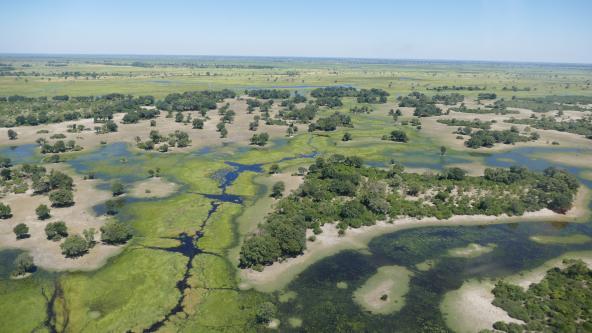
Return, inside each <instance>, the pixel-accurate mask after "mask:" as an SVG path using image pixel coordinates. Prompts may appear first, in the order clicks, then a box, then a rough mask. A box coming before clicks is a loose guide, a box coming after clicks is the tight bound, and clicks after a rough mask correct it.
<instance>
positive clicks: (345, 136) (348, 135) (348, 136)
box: [341, 132, 352, 141]
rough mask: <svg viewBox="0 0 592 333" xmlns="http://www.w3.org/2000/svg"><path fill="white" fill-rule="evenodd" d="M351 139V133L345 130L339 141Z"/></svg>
mask: <svg viewBox="0 0 592 333" xmlns="http://www.w3.org/2000/svg"><path fill="white" fill-rule="evenodd" d="M351 139H352V135H351V133H350V132H345V134H343V137H342V138H341V141H351Z"/></svg>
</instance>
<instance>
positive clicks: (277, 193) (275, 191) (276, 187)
mask: <svg viewBox="0 0 592 333" xmlns="http://www.w3.org/2000/svg"><path fill="white" fill-rule="evenodd" d="M285 189H286V185H285V184H284V182H277V183H275V184H273V187H272V188H271V196H272V197H274V198H276V199H277V198H280V197H281V196H282V194H283V192H284V190H285Z"/></svg>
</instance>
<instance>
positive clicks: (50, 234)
mask: <svg viewBox="0 0 592 333" xmlns="http://www.w3.org/2000/svg"><path fill="white" fill-rule="evenodd" d="M45 234H46V235H47V239H50V240H54V241H57V240H60V239H62V237H66V236H68V227H67V226H66V223H64V221H58V222H50V223H48V224H47V225H46V226H45Z"/></svg>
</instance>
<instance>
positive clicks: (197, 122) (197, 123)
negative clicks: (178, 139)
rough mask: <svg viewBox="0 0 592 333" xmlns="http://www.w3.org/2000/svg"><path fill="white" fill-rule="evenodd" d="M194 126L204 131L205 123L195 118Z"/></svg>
mask: <svg viewBox="0 0 592 333" xmlns="http://www.w3.org/2000/svg"><path fill="white" fill-rule="evenodd" d="M192 125H193V128H195V129H202V128H203V127H204V121H203V120H202V119H199V118H195V119H193V123H192Z"/></svg>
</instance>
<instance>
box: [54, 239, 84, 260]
mask: <svg viewBox="0 0 592 333" xmlns="http://www.w3.org/2000/svg"><path fill="white" fill-rule="evenodd" d="M60 248H61V249H62V254H63V255H65V256H66V257H68V258H74V257H80V256H81V255H83V254H85V253H86V252H88V243H87V242H86V240H85V239H84V238H82V236H80V235H72V236H68V237H67V238H66V240H65V241H64V242H63V243H62V244H60Z"/></svg>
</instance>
